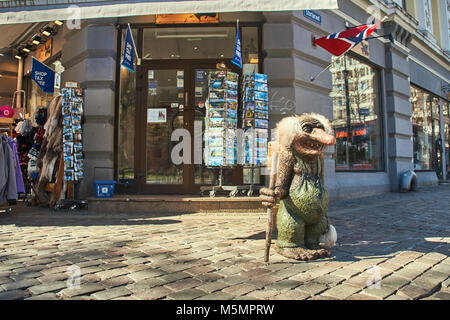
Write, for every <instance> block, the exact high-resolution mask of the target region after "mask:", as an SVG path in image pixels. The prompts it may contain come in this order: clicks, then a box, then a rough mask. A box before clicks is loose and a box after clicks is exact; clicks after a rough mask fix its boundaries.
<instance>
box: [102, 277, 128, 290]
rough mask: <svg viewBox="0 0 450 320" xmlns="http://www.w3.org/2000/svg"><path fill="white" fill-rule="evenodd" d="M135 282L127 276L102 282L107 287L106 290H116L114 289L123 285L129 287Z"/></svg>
mask: <svg viewBox="0 0 450 320" xmlns="http://www.w3.org/2000/svg"><path fill="white" fill-rule="evenodd" d="M133 282H134V281H133V280H132V279H131V278H129V277H127V276H120V277H115V278H110V279H107V280H105V281H102V284H103V285H104V286H105V287H106V288H114V287H119V286H122V285H127V284H130V283H133Z"/></svg>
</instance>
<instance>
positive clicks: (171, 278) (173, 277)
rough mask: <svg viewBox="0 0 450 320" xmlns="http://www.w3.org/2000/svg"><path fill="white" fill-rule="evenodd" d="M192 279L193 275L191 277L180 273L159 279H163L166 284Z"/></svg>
mask: <svg viewBox="0 0 450 320" xmlns="http://www.w3.org/2000/svg"><path fill="white" fill-rule="evenodd" d="M190 277H191V275H189V274H188V273H186V272H183V271H180V272H175V273H169V274H165V275H163V276H160V277H158V278H160V279H162V280H164V281H166V282H173V281H177V280H181V279H186V278H190Z"/></svg>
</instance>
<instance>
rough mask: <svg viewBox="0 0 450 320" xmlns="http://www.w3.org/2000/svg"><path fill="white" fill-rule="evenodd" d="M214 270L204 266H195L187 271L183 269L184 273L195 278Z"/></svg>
mask: <svg viewBox="0 0 450 320" xmlns="http://www.w3.org/2000/svg"><path fill="white" fill-rule="evenodd" d="M214 270H215V269H214V268H210V267H206V266H195V267H192V268H189V269H185V270H184V272H186V273H188V274H190V275H191V276H196V275H200V274H204V273H208V272H211V271H214Z"/></svg>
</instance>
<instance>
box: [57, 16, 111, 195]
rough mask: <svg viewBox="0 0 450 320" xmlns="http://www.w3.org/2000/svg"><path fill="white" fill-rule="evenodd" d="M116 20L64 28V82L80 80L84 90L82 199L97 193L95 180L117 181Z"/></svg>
mask: <svg viewBox="0 0 450 320" xmlns="http://www.w3.org/2000/svg"><path fill="white" fill-rule="evenodd" d="M115 23H116V19H95V20H86V21H83V22H82V23H81V28H80V29H75V30H69V29H68V28H67V27H65V28H64V34H65V44H64V47H63V49H62V57H61V60H62V64H63V66H64V67H65V72H64V73H63V74H62V85H64V83H65V82H66V81H76V82H78V83H79V84H80V86H81V87H82V88H83V89H84V117H85V123H84V125H83V144H84V156H85V160H84V180H83V181H82V182H81V183H80V185H79V188H78V198H80V199H84V198H86V197H89V196H93V195H94V186H93V180H113V176H114V175H113V168H114V104H115V82H116V55H117V29H116V27H115Z"/></svg>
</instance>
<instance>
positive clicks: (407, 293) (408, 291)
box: [398, 284, 431, 300]
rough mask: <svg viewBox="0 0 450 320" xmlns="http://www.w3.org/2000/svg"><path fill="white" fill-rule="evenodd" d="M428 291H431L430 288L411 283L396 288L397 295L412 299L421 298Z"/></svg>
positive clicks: (428, 292)
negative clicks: (398, 288)
mask: <svg viewBox="0 0 450 320" xmlns="http://www.w3.org/2000/svg"><path fill="white" fill-rule="evenodd" d="M430 293H431V291H430V290H428V289H424V288H421V287H418V286H415V285H413V284H408V285H406V286H404V287H403V288H401V289H400V290H398V294H399V295H401V296H404V297H405V298H409V299H414V300H416V299H420V298H423V297H425V296H427V295H428V294H430Z"/></svg>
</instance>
